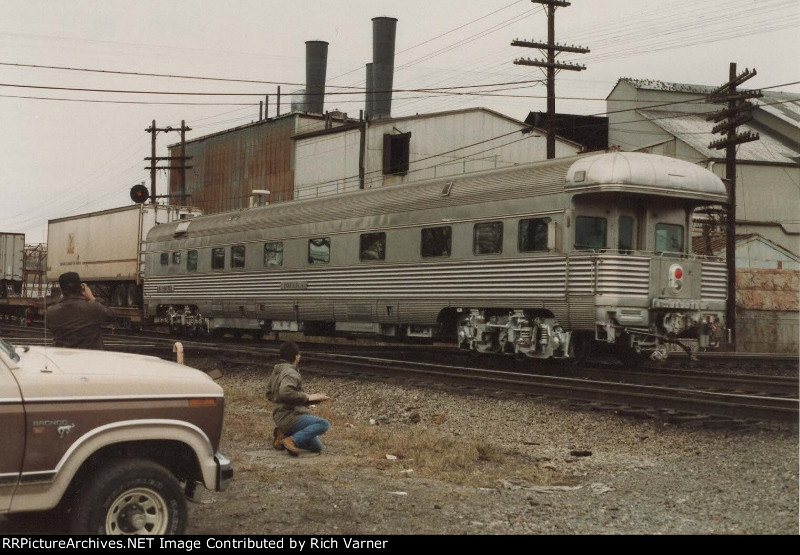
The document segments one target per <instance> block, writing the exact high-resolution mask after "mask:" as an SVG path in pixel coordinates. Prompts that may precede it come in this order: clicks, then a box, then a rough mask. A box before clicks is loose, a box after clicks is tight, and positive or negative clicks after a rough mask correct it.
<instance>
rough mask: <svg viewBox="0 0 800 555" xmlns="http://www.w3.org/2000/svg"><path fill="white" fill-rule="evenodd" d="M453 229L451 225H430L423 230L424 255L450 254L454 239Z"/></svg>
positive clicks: (422, 247) (422, 250)
mask: <svg viewBox="0 0 800 555" xmlns="http://www.w3.org/2000/svg"><path fill="white" fill-rule="evenodd" d="M452 235H453V233H452V230H451V228H450V226H443V227H428V228H425V229H423V230H422V245H421V249H420V250H421V253H422V256H423V257H425V258H427V257H431V256H450V247H451V241H452V239H451V238H452Z"/></svg>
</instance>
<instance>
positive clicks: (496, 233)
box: [472, 222, 503, 254]
mask: <svg viewBox="0 0 800 555" xmlns="http://www.w3.org/2000/svg"><path fill="white" fill-rule="evenodd" d="M501 252H503V222H486V223H481V224H475V226H474V227H473V228H472V253H473V254H499V253H501Z"/></svg>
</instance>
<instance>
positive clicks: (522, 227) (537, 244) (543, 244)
mask: <svg viewBox="0 0 800 555" xmlns="http://www.w3.org/2000/svg"><path fill="white" fill-rule="evenodd" d="M549 223H550V218H531V219H527V220H520V221H519V234H518V245H519V251H520V252H535V251H546V250H547V224H549Z"/></svg>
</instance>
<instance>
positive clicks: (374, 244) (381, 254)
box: [359, 232, 386, 261]
mask: <svg viewBox="0 0 800 555" xmlns="http://www.w3.org/2000/svg"><path fill="white" fill-rule="evenodd" d="M359 259H360V260H362V261H363V260H386V234H385V233H383V232H379V233H362V234H361V248H360V251H359Z"/></svg>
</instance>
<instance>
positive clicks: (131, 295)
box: [125, 283, 141, 306]
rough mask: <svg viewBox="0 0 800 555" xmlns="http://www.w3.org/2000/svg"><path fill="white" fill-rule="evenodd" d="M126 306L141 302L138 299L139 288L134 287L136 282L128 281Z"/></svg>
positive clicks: (136, 304) (137, 304)
mask: <svg viewBox="0 0 800 555" xmlns="http://www.w3.org/2000/svg"><path fill="white" fill-rule="evenodd" d="M125 294H126V300H127V304H126V306H139V305H140V304H141V300H140V299H139V290H138V288H137V287H136V284H134V283H129V284H128V286H127V288H126V290H125Z"/></svg>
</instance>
